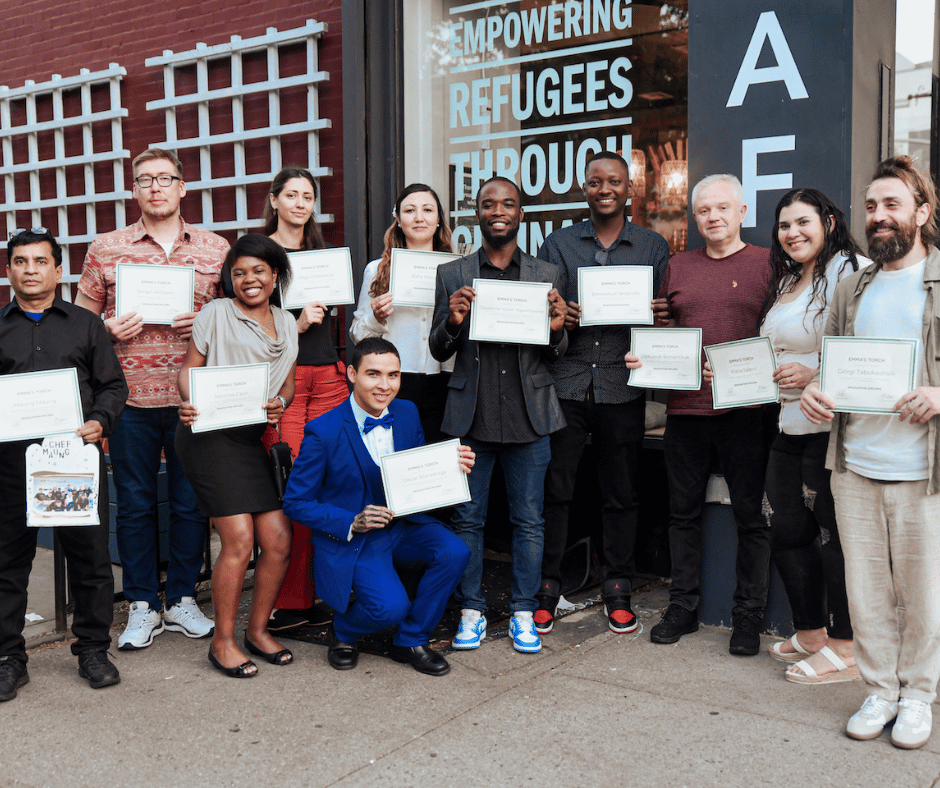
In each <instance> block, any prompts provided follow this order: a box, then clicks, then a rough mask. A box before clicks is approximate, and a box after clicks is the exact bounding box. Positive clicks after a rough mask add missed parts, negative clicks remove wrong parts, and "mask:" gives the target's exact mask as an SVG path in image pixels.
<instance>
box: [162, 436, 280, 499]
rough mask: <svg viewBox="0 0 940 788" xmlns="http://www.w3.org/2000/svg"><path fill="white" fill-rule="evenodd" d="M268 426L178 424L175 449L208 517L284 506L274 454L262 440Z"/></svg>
mask: <svg viewBox="0 0 940 788" xmlns="http://www.w3.org/2000/svg"><path fill="white" fill-rule="evenodd" d="M266 426H267V425H266V424H251V425H249V426H247V427H230V428H229V429H224V430H213V431H211V432H197V433H193V431H192V430H191V429H190V428H189V426H188V425H186V424H183V423H182V422H180V423H179V425H178V426H177V428H176V453H177V455H178V456H179V458H180V464H181V465H182V466H183V470H184V471H185V472H186V478H187V479H189V483H190V484H191V485H192V488H193V492H195V493H196V498H198V499H199V510H200V511H201V512H202V513H203V515H205V516H206V517H228V516H230V515H233V514H253V513H256V512H268V511H271V510H274V509H280V508H281V502H280V500H279V498H278V495H277V488H276V487H275V486H274V473H273V471H272V470H271V458H270V457H269V456H268V451H267V449H265V448H264V445H263V444H262V443H261V436H262V435H263V434H264V431H265V428H266Z"/></svg>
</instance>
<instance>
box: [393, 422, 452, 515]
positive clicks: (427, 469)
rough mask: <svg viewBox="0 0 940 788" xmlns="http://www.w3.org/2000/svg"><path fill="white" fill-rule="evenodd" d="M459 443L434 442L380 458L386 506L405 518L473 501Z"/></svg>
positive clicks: (450, 441)
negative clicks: (459, 450) (462, 466)
mask: <svg viewBox="0 0 940 788" xmlns="http://www.w3.org/2000/svg"><path fill="white" fill-rule="evenodd" d="M459 448H460V441H459V440H456V439H454V440H449V441H442V442H441V443H431V444H428V445H427V446H419V447H417V448H415V449H405V450H404V451H396V452H393V453H392V454H386V455H385V456H384V457H382V458H380V465H381V467H382V486H383V487H384V488H385V501H386V506H388V508H389V509H391V510H392V511H393V512H395V516H396V517H403V516H404V515H407V514H414V513H415V512H426V511H429V510H431V509H439V508H440V507H442V506H455V505H456V504H458V503H465V502H466V501H469V500H470V487H469V485H468V484H467V474H465V473H464V472H463V469H462V468H461V467H460V454H459V453H458V449H459Z"/></svg>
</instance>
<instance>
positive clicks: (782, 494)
mask: <svg viewBox="0 0 940 788" xmlns="http://www.w3.org/2000/svg"><path fill="white" fill-rule="evenodd" d="M772 235H773V240H772V243H771V261H772V263H773V268H774V283H773V287H772V288H771V291H770V295H769V297H768V307H769V308H768V309H767V312H766V315H765V317H764V322H763V325H762V327H761V334H762V335H764V336H768V337H770V340H771V341H772V342H773V345H774V350H775V351H776V354H777V364H778V367H777V371H776V373H775V374H774V380H775V381H776V382H777V383H778V384H779V386H780V434H779V435H778V436H777V438H776V440H775V441H774V443H773V446H772V447H771V451H770V460H769V463H768V466H767V477H766V480H765V484H764V490H765V498H764V507H765V512H766V514H767V517H768V521H769V523H770V529H771V545H772V550H773V557H774V562H775V563H776V565H777V569H778V571H779V572H780V577H781V578H782V580H783V584H784V587H785V588H786V591H787V597H788V598H789V600H790V608H791V610H792V612H793V626H794V628H795V629H796V630H797V631H796V634H795V635H793V637H791V638H790V639H789V640H785V641H783V642H780V643H774V644H773V645H772V646H771V647H770V654H771V656H772V657H773V658H774V659H777V660H780V661H781V662H789V663H796V664H793V665H791V666H790V667H789V668H788V669H787V671H786V678H787V679H788V680H789V681H793V682H797V683H801V684H819V683H828V682H834V681H852V680H855V679H858V678H859V677H860V676H859V672H858V668H857V667H856V665H855V658H854V656H853V640H852V624H851V621H850V619H849V608H848V600H847V598H846V591H845V561H844V559H843V557H842V544H841V542H840V541H839V531H838V527H837V524H836V516H835V506H834V504H833V500H832V492H831V490H830V488H829V476H830V472H829V471H828V470H826V467H825V460H826V449H827V446H828V444H829V432H828V430H829V425H828V424H826V423H823V424H819V425H814V424H811V423H810V422H809V421H808V420H807V419H806V417H804V416H803V414H802V413H801V412H800V396H801V395H802V393H803V389H804V388H805V387H806V385H807V384H808V383H809V382H810V380H812V378H813V375H815V373H816V370H817V368H818V366H819V352H820V349H821V347H822V335H823V329H824V328H825V325H826V318H827V316H828V313H829V305H830V304H831V302H832V294H833V292H834V291H835V287H836V285H837V284H838V282H839V280H841V279H842V278H843V277H845V276H847V275H849V274H851V273H852V272H853V271H855V270H857V269H858V267H859V265H860V264H861V265H867V264H868V263H869V262H870V261H869V260H867V259H866V258H864V257H862V256H861V255H860V254H859V252H860V250H859V248H858V245H857V244H856V243H855V241H854V240H853V239H852V237H851V234H850V232H849V228H848V222H847V221H846V218H845V215H844V214H843V213H842V211H840V210H839V209H838V208H837V207H836V206H835V205H834V204H833V203H832V201H831V200H830V199H829V198H828V197H826V195H824V194H823V193H822V192H820V191H817V190H816V189H794V190H792V191H790V192H788V193H787V194H785V195H784V196H783V198H782V199H781V200H780V203H779V204H778V205H777V211H776V218H775V221H774V229H773V233H772Z"/></svg>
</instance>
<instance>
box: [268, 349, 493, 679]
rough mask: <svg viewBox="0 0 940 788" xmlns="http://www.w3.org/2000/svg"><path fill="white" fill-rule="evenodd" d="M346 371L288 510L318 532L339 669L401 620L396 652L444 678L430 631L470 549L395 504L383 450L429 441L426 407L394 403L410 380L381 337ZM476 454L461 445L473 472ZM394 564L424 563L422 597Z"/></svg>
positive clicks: (298, 469) (304, 448)
mask: <svg viewBox="0 0 940 788" xmlns="http://www.w3.org/2000/svg"><path fill="white" fill-rule="evenodd" d="M346 374H347V377H348V378H349V381H350V383H352V386H353V393H352V395H350V397H349V399H348V400H347V401H346V402H344V403H343V404H342V405H340V406H339V407H336V408H334V409H333V410H331V411H329V412H328V413H324V414H323V415H322V416H320V417H319V418H317V419H314V420H313V421H311V422H309V423H308V424H307V426H306V428H305V429H304V440H303V443H302V444H301V446H300V453H299V454H298V457H297V461H296V462H295V463H294V469H293V471H292V472H291V475H290V480H289V481H288V483H287V491H286V492H285V494H284V513H285V514H286V515H287V516H288V517H290V518H291V519H292V520H295V521H297V522H298V523H302V524H303V525H305V526H307V527H308V528H310V529H311V531H312V532H313V544H314V561H313V574H314V581H315V583H316V588H317V593H318V594H319V595H320V596H321V597H322V599H323V600H324V601H325V602H326V603H327V604H328V605H330V606H331V607H332V608H333V609H334V610H336V615H335V616H334V618H333V634H332V637H331V640H330V648H329V652H328V660H329V663H330V665H331V666H332V667H334V668H336V670H351V669H352V668H354V667H356V663H357V662H358V661H359V651H358V649H357V641H358V640H359V638H360V637H362V636H363V635H368V634H370V633H372V632H379V631H381V630H383V629H387V628H388V627H392V626H395V625H396V624H397V625H398V631H397V632H396V633H395V635H394V637H393V638H392V658H393V659H394V660H396V661H397V662H407V663H409V664H410V665H411V666H412V667H413V668H414V669H415V670H417V671H420V672H421V673H427V674H429V675H431V676H443V675H444V674H445V673H447V672H448V671H449V670H450V665H448V664H447V660H445V659H444V657H443V656H441V655H440V654H438V653H437V652H435V651H431V650H430V649H429V648H428V638H429V636H430V634H431V631H432V630H433V629H434V627H436V626H437V623H438V622H439V621H440V620H441V616H442V615H443V614H444V607H445V606H446V604H447V600H448V599H449V598H450V595H451V593H452V592H453V590H454V588H456V586H457V583H458V582H459V580H460V578H461V576H462V575H463V572H464V569H465V568H466V566H467V562H468V561H469V560H470V550H469V548H468V547H467V545H466V543H465V542H464V541H463V540H462V539H461V538H460V537H459V536H455V535H454V534H453V533H451V531H450V530H449V529H448V528H447V527H446V526H445V525H444V524H443V523H441V522H440V521H439V520H435V519H434V518H433V517H430V516H428V515H426V514H411V515H408V516H407V517H400V518H396V517H395V514H394V512H392V511H391V510H389V509H388V508H387V507H386V506H385V502H386V501H385V492H384V490H383V487H382V475H381V472H380V470H379V464H378V463H379V458H380V457H383V456H384V455H386V454H389V453H391V452H393V451H401V450H403V449H413V448H415V447H416V446H422V445H424V433H423V431H422V429H421V421H420V419H419V418H418V409H417V408H416V407H415V406H414V404H413V403H411V402H408V401H405V400H402V401H399V402H395V401H394V400H395V395H396V394H397V393H398V389H399V387H400V385H401V380H400V377H401V361H400V359H399V356H398V351H397V350H396V349H395V346H394V345H393V344H392V343H391V342H389V341H388V340H386V339H381V338H380V337H369V338H367V339H364V340H362V342H360V343H359V344H358V345H356V347H355V349H354V351H353V357H352V364H350V365H349V367H348V368H347V370H346ZM473 461H474V454H473V452H472V451H471V450H470V448H469V447H467V446H461V447H460V464H461V467H462V468H463V470H464V472H465V473H469V472H470V468H471V467H472V466H473ZM393 564H397V565H399V566H403V567H418V568H423V569H424V575H423V576H422V578H421V581H420V583H419V584H418V590H417V594H416V596H415V600H414V602H412V601H411V600H410V599H409V598H408V594H407V593H406V591H405V589H404V587H403V586H402V583H401V580H400V579H399V577H398V573H397V572H396V571H395V567H394V565H393Z"/></svg>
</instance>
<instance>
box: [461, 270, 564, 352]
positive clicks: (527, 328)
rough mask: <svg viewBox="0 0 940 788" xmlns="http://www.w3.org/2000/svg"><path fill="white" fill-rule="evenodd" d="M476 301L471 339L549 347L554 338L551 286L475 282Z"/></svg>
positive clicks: (538, 283) (543, 283) (471, 317)
mask: <svg viewBox="0 0 940 788" xmlns="http://www.w3.org/2000/svg"><path fill="white" fill-rule="evenodd" d="M473 289H474V290H475V291H476V297H475V298H474V299H473V304H472V306H471V307H470V339H472V340H474V341H475V342H512V343H518V344H522V345H547V344H548V340H549V337H550V335H551V325H550V322H551V320H550V317H549V308H550V306H551V305H550V304H549V303H548V294H549V292H550V291H551V289H552V286H551V283H549V282H508V281H505V280H502V279H474V280H473Z"/></svg>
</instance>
